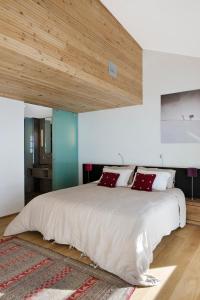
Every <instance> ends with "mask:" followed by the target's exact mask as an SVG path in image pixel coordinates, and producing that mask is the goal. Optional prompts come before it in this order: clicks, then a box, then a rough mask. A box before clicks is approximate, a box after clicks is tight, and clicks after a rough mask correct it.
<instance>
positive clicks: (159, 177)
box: [137, 168, 171, 191]
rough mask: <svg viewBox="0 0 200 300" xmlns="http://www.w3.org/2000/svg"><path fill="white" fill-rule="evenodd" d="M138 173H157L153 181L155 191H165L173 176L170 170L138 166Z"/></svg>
mask: <svg viewBox="0 0 200 300" xmlns="http://www.w3.org/2000/svg"><path fill="white" fill-rule="evenodd" d="M137 173H141V174H155V175H156V178H155V180H154V182H153V186H152V189H153V190H154V191H165V190H166V188H167V184H168V180H169V178H170V176H171V174H170V173H168V172H158V171H154V170H152V171H149V170H143V169H140V168H138V170H137Z"/></svg>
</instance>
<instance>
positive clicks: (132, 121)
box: [79, 51, 200, 178]
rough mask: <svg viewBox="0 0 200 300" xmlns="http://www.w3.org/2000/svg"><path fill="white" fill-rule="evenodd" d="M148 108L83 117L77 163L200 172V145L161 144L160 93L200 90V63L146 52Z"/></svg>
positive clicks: (145, 86) (146, 101) (80, 117)
mask: <svg viewBox="0 0 200 300" xmlns="http://www.w3.org/2000/svg"><path fill="white" fill-rule="evenodd" d="M143 84H144V86H143V89H144V103H143V105H141V106H132V107H126V108H119V109H111V110H105V111H97V112H89V113H81V114H79V164H80V178H81V173H82V169H81V168H82V167H81V165H82V163H85V162H93V163H121V161H120V158H119V156H118V155H117V153H118V152H121V153H122V154H123V156H124V158H125V163H136V164H138V165H156V166H159V165H162V160H161V159H160V154H161V153H162V154H163V160H164V165H166V166H177V167H188V166H198V167H200V144H161V138H160V113H161V112H160V110H161V109H160V105H161V99H160V96H161V95H162V94H169V93H175V92H182V91H188V90H195V89H199V88H200V59H199V58H192V57H186V56H180V55H174V54H166V53H161V52H155V51H144V66H143Z"/></svg>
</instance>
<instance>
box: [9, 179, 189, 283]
mask: <svg viewBox="0 0 200 300" xmlns="http://www.w3.org/2000/svg"><path fill="white" fill-rule="evenodd" d="M185 222H186V208H185V197H184V194H183V193H182V191H181V190H179V189H168V190H167V191H165V192H143V191H135V190H131V189H130V188H122V187H121V188H120V187H119V188H113V189H112V188H106V187H100V186H97V185H96V184H95V183H91V184H86V185H82V186H78V187H74V188H68V189H64V190H59V191H55V192H51V193H48V194H44V195H41V196H39V197H36V198H35V199H33V200H32V201H31V202H30V203H29V204H28V205H27V206H26V207H24V209H23V210H22V211H21V213H20V214H19V215H18V216H17V217H16V218H15V219H14V220H13V221H12V222H11V223H10V224H9V225H8V227H7V228H6V231H5V235H6V236H7V235H15V234H18V233H21V232H25V231H32V230H33V231H39V232H41V233H42V234H43V236H44V238H45V239H46V240H55V242H57V243H60V244H69V245H72V246H74V247H75V248H77V249H78V250H80V251H82V252H84V253H85V254H86V255H87V256H89V257H90V258H91V260H92V261H94V262H95V263H96V264H97V265H98V266H99V267H101V268H102V269H104V270H107V271H109V272H111V273H114V274H116V275H118V276H119V277H121V278H122V279H124V280H125V281H127V282H129V283H130V284H133V285H153V284H154V283H155V282H154V281H153V279H151V277H149V276H148V275H146V272H147V271H148V268H149V265H150V263H151V262H152V260H153V250H154V249H155V247H156V246H157V245H158V243H159V242H160V241H161V239H162V237H163V236H165V235H168V234H170V232H171V231H172V230H174V229H176V228H178V227H183V226H184V225H185Z"/></svg>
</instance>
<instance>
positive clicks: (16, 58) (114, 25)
mask: <svg viewBox="0 0 200 300" xmlns="http://www.w3.org/2000/svg"><path fill="white" fill-rule="evenodd" d="M109 61H112V62H113V63H114V64H116V65H117V68H118V76H117V78H112V77H111V76H110V75H109V74H108V62H109ZM0 96H3V97H8V98H13V99H18V100H23V101H26V102H29V103H35V104H41V105H46V106H50V107H55V108H61V109H65V110H68V111H74V112H84V111H92V110H100V109H107V108H113V107H121V106H128V105H134V104H140V103H142V49H141V47H140V46H139V45H138V44H137V43H136V41H135V40H134V39H133V38H132V37H131V36H130V35H129V34H128V33H127V32H126V31H125V30H124V29H123V27H122V26H121V25H120V24H119V23H118V22H117V21H116V19H115V18H114V17H113V16H112V15H111V14H110V13H109V12H108V11H107V10H106V9H105V7H104V6H103V5H102V4H101V3H100V1H98V0H0Z"/></svg>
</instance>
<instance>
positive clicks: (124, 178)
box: [103, 167, 133, 187]
mask: <svg viewBox="0 0 200 300" xmlns="http://www.w3.org/2000/svg"><path fill="white" fill-rule="evenodd" d="M103 172H109V173H118V174H119V178H118V180H117V183H116V186H124V187H127V186H128V181H129V178H130V176H131V174H132V173H133V169H132V168H128V167H127V168H125V167H116V168H114V167H111V168H110V167H104V168H103Z"/></svg>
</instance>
